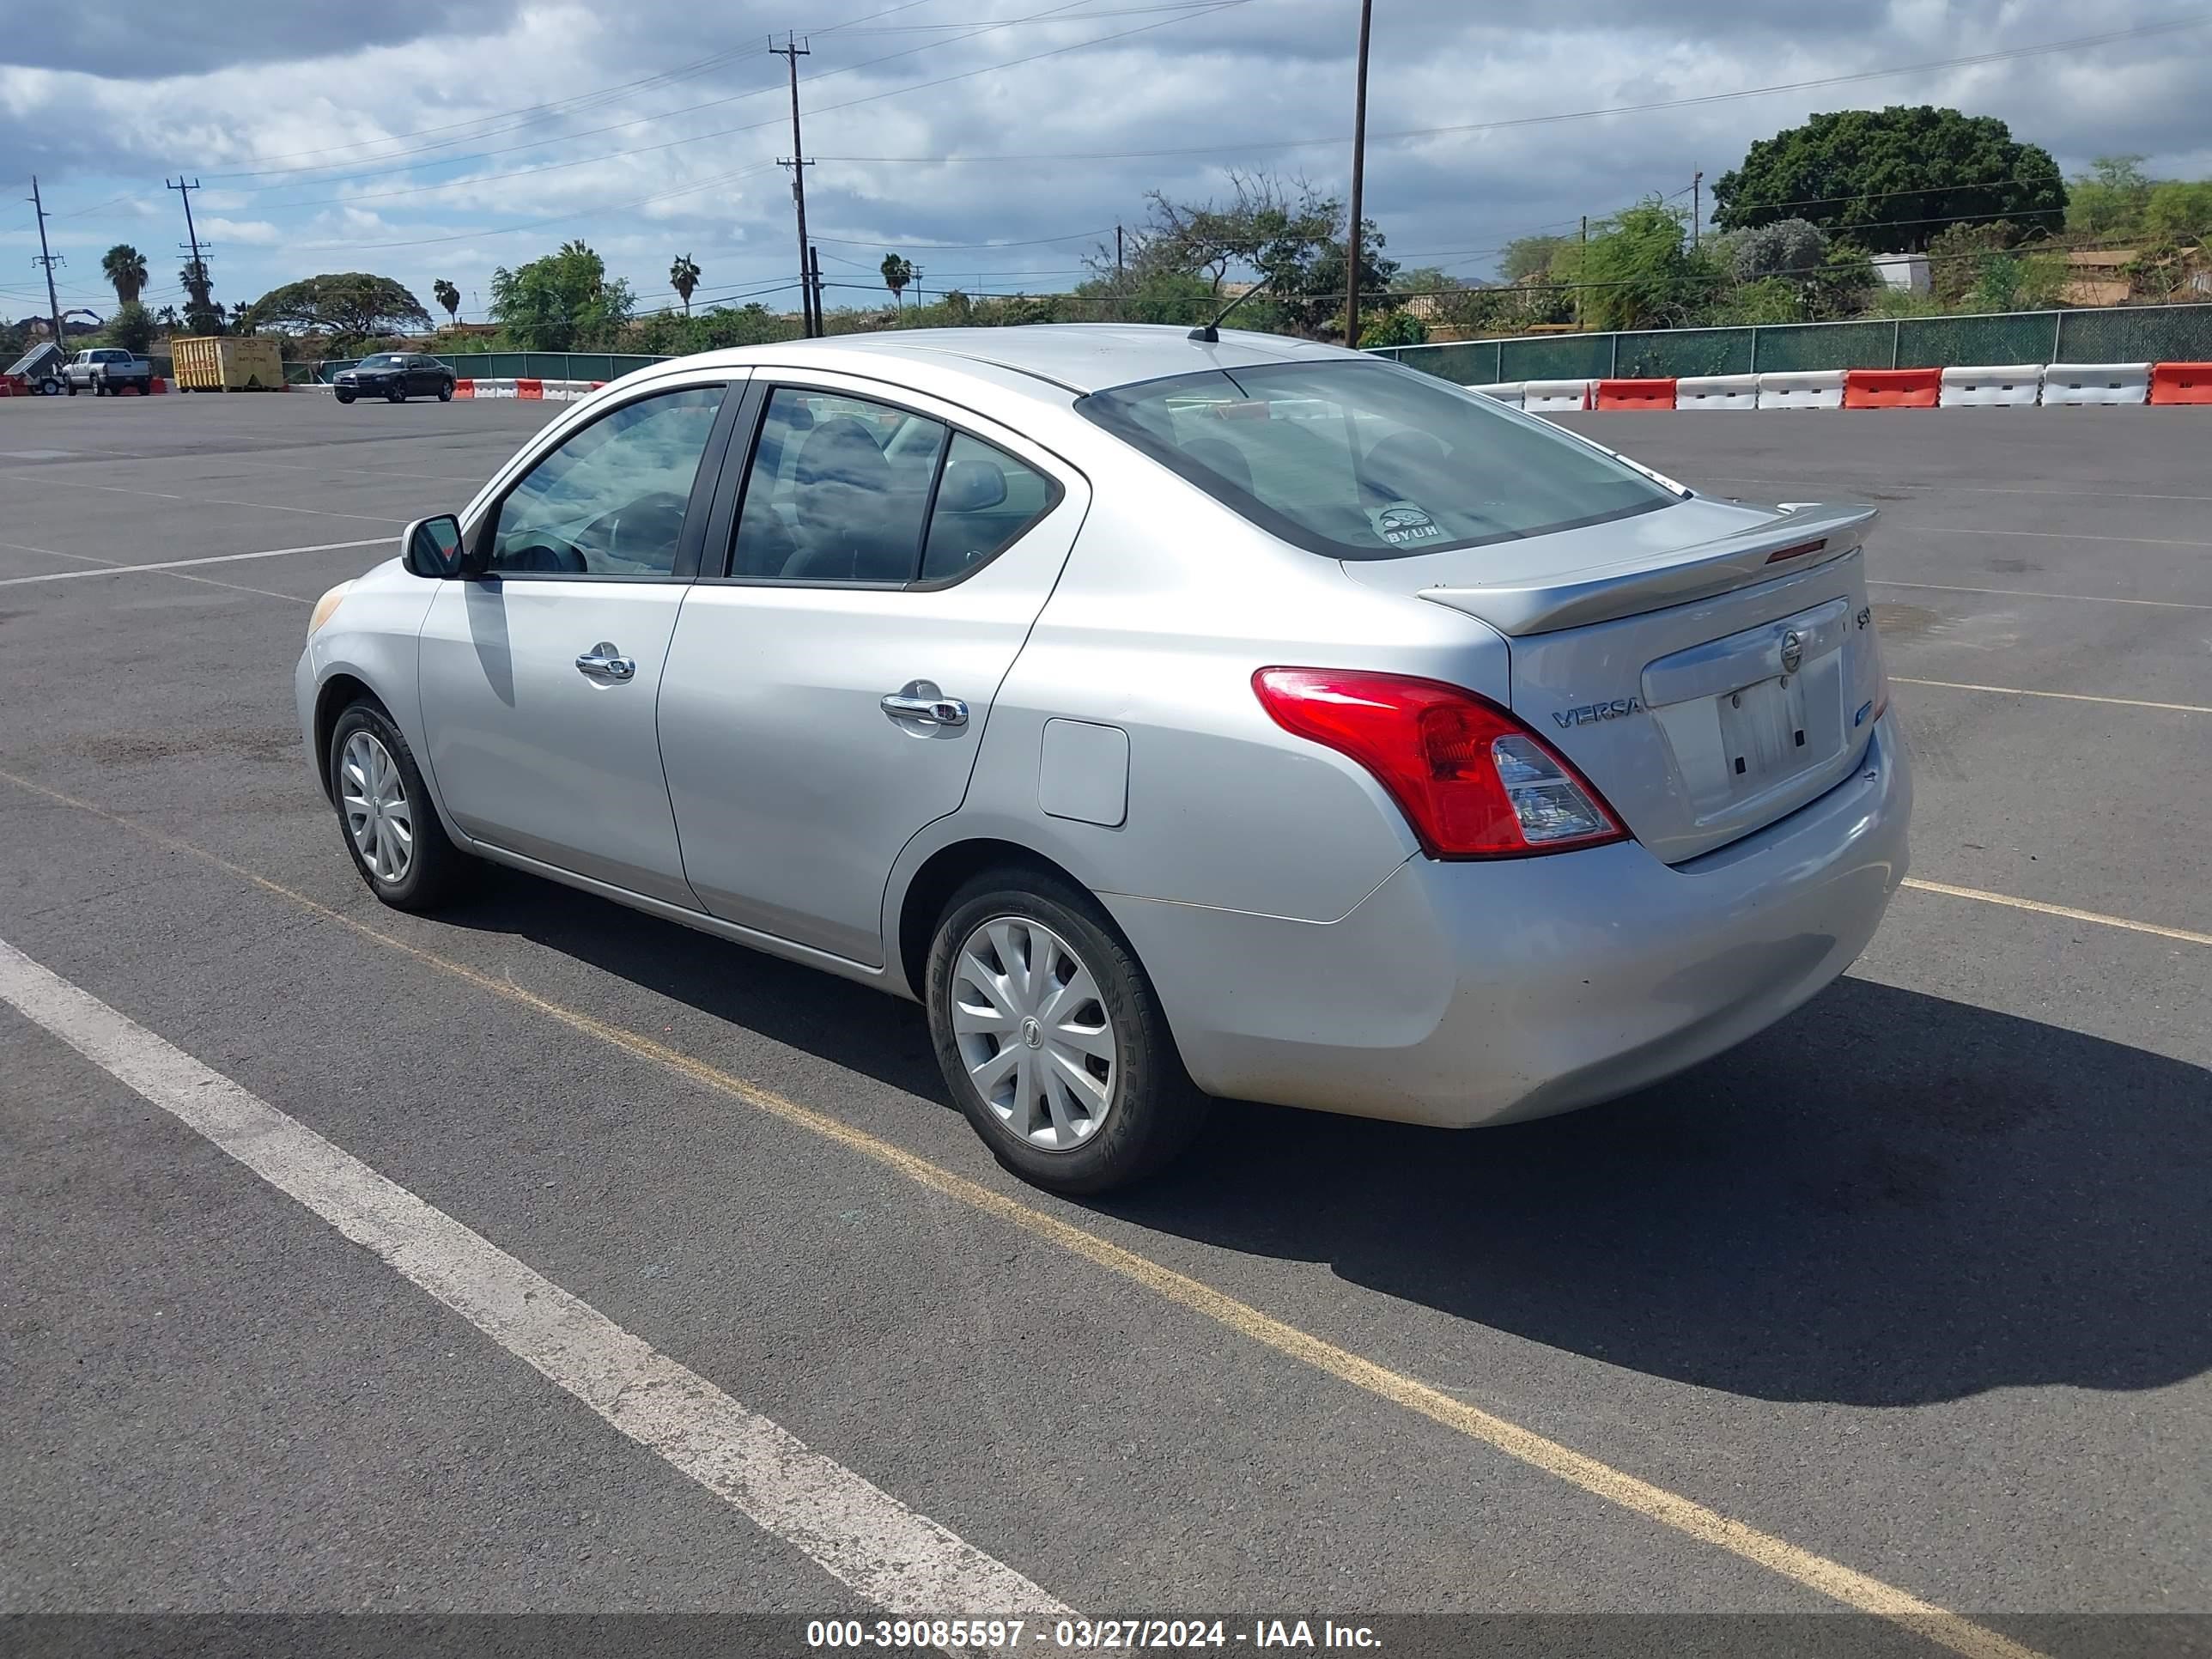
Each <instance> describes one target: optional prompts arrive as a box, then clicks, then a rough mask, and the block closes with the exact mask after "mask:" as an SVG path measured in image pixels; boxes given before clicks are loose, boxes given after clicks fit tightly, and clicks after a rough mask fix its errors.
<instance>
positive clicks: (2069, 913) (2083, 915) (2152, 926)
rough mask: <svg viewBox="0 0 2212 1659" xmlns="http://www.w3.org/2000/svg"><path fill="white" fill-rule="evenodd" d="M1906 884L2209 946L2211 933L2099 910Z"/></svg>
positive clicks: (1911, 880) (1909, 880)
mask: <svg viewBox="0 0 2212 1659" xmlns="http://www.w3.org/2000/svg"><path fill="white" fill-rule="evenodd" d="M1905 885H1906V886H1907V887H1910V888H1911V889H1912V890H1914V891H1916V892H1921V893H1941V894H1942V895H1943V896H1945V897H1947V898H1962V899H1978V900H1979V901H1980V902H1982V903H1984V904H2001V905H2002V906H2004V907H2005V908H2007V909H2008V910H2033V911H2034V912H2035V914H2036V915H2039V916H2063V917H2065V918H2066V920H2067V921H2090V922H2094V923H2095V924H2096V925H2097V926H2098V927H2118V928H2122V929H2124V930H2125V931H2126V932H2128V933H2153V934H2155V935H2156V936H2157V937H2158V938H2160V939H2179V940H2180V941H2181V942H2182V943H2183V944H2184V945H2212V933H2194V932H2192V931H2191V930H2190V929H2189V928H2186V927H2161V926H2160V925H2159V924H2158V923H2157V922H2154V921H2130V920H2129V919H2128V918H2127V917H2125V916H2108V915H2106V914H2105V913H2104V912H2103V911H2101V910H2076V909H2075V908H2074V907H2073V906H2071V905H2069V904H2045V902H2043V901H2042V900H2041V899H2024V898H2015V897H2014V896H2012V895H2011V894H2009V893H1984V891H1983V890H1981V889H1980V888H1978V887H1954V886H1952V885H1951V884H1949V883H1948V882H1942V881H1923V880H1922V879H1921V878H1919V877H1917V876H1907V877H1906V878H1905Z"/></svg>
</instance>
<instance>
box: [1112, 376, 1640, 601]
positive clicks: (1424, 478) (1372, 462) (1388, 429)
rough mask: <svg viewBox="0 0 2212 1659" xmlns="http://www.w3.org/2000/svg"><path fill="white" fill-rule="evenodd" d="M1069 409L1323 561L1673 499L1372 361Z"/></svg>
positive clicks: (1434, 545)
mask: <svg viewBox="0 0 2212 1659" xmlns="http://www.w3.org/2000/svg"><path fill="white" fill-rule="evenodd" d="M1075 407H1076V408H1077V409H1078V410H1080V411H1081V412H1082V413H1083V414H1084V415H1085V416H1088V417H1089V418H1090V419H1091V420H1092V421H1094V422H1097V424H1098V425H1100V426H1102V427H1103V428H1105V429H1106V430H1108V431H1109V432H1111V433H1113V434H1115V435H1116V436H1117V437H1120V438H1121V439H1123V440H1125V441H1127V442H1128V443H1130V444H1132V445H1133V446H1135V447H1137V448H1139V449H1140V450H1142V451H1144V453H1146V454H1148V455H1150V456H1152V458H1153V459H1155V460H1158V461H1159V462H1161V463H1163V464H1164V465H1166V466H1168V467H1170V468H1171V469H1172V470H1173V471H1176V472H1177V473H1180V474H1181V475H1182V477H1185V478H1188V480H1189V481H1190V482H1191V483H1194V484H1196V485H1197V486H1198V487H1199V488H1200V489H1203V490H1205V491H1206V492H1207V493H1208V494H1209V495H1212V496H1214V497H1215V498H1216V499H1217V500H1218V501H1222V502H1223V503H1224V504H1225V505H1226V506H1228V507H1231V508H1233V509H1235V510H1236V511H1237V513H1241V514H1243V516H1244V517H1245V518H1247V519H1249V520H1251V521H1252V522H1253V523H1255V524H1256V525H1258V526H1260V527H1261V529H1263V530H1266V531H1268V532H1271V533H1272V534H1273V535H1276V536H1279V537H1281V538H1283V539H1284V540H1285V541H1288V542H1291V543H1293V544H1296V545H1297V546H1300V547H1303V548H1305V549H1307V550H1309V551H1311V552H1316V553H1322V554H1326V555H1327V556H1329V557H1331V558H1339V559H1392V558H1404V557H1407V556H1412V555H1414V554H1420V553H1441V552H1444V551H1446V550H1450V549H1453V548H1461V547H1475V546H1480V545H1481V544H1484V543H1486V542H1502V541H1511V540H1516V539H1518V538H1522V537H1528V536H1541V535H1544V534H1547V533H1548V532H1553V531H1558V530H1571V529H1574V528H1577V527H1578V526H1583V525H1590V524H1601V523H1603V522H1605V521H1606V520H1611V519H1620V518H1626V517H1627V516H1629V515H1630V514H1632V513H1648V512H1650V511H1652V510H1653V509H1655V508H1657V507H1665V506H1667V505H1668V504H1670V503H1671V502H1673V501H1677V500H1679V499H1680V498H1679V497H1678V496H1676V495H1674V494H1673V493H1672V492H1671V491H1669V490H1668V489H1663V488H1662V487H1661V486H1660V485H1658V484H1656V483H1652V482H1651V480H1650V479H1649V478H1647V477H1644V475H1643V474H1642V473H1640V472H1638V471H1636V470H1635V469H1634V468H1632V467H1630V466H1628V465H1625V464H1623V463H1621V462H1620V461H1616V460H1614V459H1612V458H1611V457H1610V456H1607V455H1605V454H1601V453H1599V452H1598V451H1596V450H1594V449H1591V448H1589V447H1586V446H1584V445H1583V444H1580V443H1577V442H1576V441H1574V440H1573V439H1571V438H1569V437H1566V436H1564V435H1559V434H1557V433H1554V432H1552V431H1550V430H1548V429H1547V428H1544V427H1543V426H1541V425H1531V424H1529V423H1528V422H1524V421H1522V420H1518V419H1516V418H1515V417H1514V416H1511V415H1509V414H1508V413H1506V412H1505V411H1504V410H1502V409H1500V408H1499V407H1498V405H1497V404H1493V403H1492V402H1490V401H1489V400H1488V399H1487V398H1483V397H1481V396H1480V395H1479V394H1477V393H1474V392H1462V391H1461V390H1460V389H1459V388H1458V387H1456V386H1449V385H1447V384H1446V383H1444V382H1443V381H1441V380H1431V378H1429V377H1428V376H1426V375H1424V374H1418V373H1415V372H1413V371H1411V370H1407V369H1401V368H1396V367H1395V366H1393V365H1389V364H1385V363H1352V362H1338V363H1328V364H1281V365H1270V366H1267V367H1265V368H1239V369H1236V370H1233V371H1232V370H1227V369H1215V370H1208V371H1206V372H1204V373H1201V374H1182V375H1176V376H1174V377H1172V378H1170V379H1167V380H1148V381H1143V382H1140V383H1139V384H1137V385H1134V386H1121V387H1117V388H1115V389H1113V390H1109V391H1105V392H1092V393H1091V395H1090V396H1089V397H1086V398H1082V399H1080V400H1079V401H1078V402H1077V404H1076V405H1075Z"/></svg>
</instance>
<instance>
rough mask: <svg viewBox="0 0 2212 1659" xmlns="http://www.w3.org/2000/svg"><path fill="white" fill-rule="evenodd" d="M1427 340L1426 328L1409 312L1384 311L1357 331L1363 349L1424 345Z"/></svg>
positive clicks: (1427, 332)
mask: <svg viewBox="0 0 2212 1659" xmlns="http://www.w3.org/2000/svg"><path fill="white" fill-rule="evenodd" d="M1428 338H1429V331H1428V328H1427V326H1426V325H1425V324H1423V322H1422V321H1421V319H1419V318H1418V317H1416V316H1414V315H1413V313H1412V312H1410V311H1386V312H1384V313H1383V314H1382V315H1380V316H1379V317H1376V319H1374V320H1373V321H1372V322H1369V323H1363V324H1362V325H1360V329H1359V343H1360V344H1361V345H1362V346H1363V347H1365V346H1409V345H1425V344H1426V343H1428Z"/></svg>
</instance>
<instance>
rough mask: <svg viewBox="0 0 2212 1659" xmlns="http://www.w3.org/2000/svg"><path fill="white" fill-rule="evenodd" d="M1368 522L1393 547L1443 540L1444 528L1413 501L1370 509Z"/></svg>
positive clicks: (1398, 502)
mask: <svg viewBox="0 0 2212 1659" xmlns="http://www.w3.org/2000/svg"><path fill="white" fill-rule="evenodd" d="M1367 520H1368V522H1369V523H1370V524H1371V525H1373V526H1375V533H1376V535H1378V536H1380V537H1381V538H1383V540H1384V541H1386V542H1388V543H1389V544H1390V545H1391V546H1393V547H1405V546H1408V545H1410V544H1413V543H1414V542H1434V541H1441V540H1443V533H1444V532H1443V527H1442V526H1439V525H1438V524H1437V521H1436V520H1434V519H1432V518H1431V517H1430V516H1429V515H1428V513H1426V512H1425V511H1424V510H1423V509H1421V508H1420V507H1416V506H1414V505H1413V502H1411V501H1393V502H1391V503H1390V504H1389V506H1388V507H1370V508H1368V510H1367Z"/></svg>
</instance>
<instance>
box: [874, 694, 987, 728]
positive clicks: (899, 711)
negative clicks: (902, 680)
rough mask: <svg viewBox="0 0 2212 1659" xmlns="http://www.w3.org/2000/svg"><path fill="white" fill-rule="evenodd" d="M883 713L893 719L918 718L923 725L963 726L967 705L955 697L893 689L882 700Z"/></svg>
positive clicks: (965, 723)
mask: <svg viewBox="0 0 2212 1659" xmlns="http://www.w3.org/2000/svg"><path fill="white" fill-rule="evenodd" d="M883 710H884V713H885V714H889V715H890V717H891V718H892V719H893V720H920V721H921V723H922V724H923V725H925V726H965V725H967V724H968V705H967V704H966V703H964V702H961V701H960V699H959V698H957V697H946V696H920V695H917V694H916V693H915V692H912V691H894V692H892V693H890V696H886V697H885V698H884V701H883Z"/></svg>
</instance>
